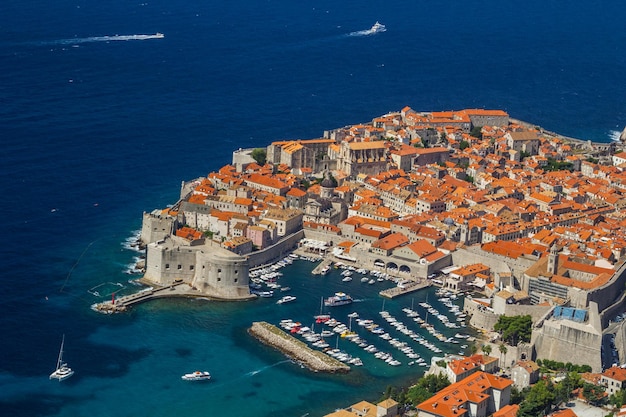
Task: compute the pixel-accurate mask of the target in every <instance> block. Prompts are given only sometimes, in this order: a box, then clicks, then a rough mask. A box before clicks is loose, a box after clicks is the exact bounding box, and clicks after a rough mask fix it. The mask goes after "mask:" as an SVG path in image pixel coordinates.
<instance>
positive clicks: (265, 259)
mask: <svg viewBox="0 0 626 417" xmlns="http://www.w3.org/2000/svg"><path fill="white" fill-rule="evenodd" d="M303 237H304V232H303V231H302V230H299V231H297V232H295V233H293V234H291V235H289V236H286V237H284V238H283V239H281V240H280V241H279V242H278V243H276V244H274V245H272V246H270V247H268V248H266V249H263V250H259V251H256V252H252V253H250V254H248V255H246V259H247V260H248V266H249V268H251V269H252V268H256V267H258V266H262V265H267V264H270V263H273V262H276V261H278V260H280V259H282V258H284V257H285V256H287V255H288V254H290V253H291V252H293V250H294V249H295V248H297V247H298V242H300V240H301V239H302V238H303Z"/></svg>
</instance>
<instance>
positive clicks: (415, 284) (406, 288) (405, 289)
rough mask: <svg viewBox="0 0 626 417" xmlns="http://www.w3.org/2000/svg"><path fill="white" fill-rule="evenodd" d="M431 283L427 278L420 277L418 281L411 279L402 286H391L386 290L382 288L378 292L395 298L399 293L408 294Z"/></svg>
mask: <svg viewBox="0 0 626 417" xmlns="http://www.w3.org/2000/svg"><path fill="white" fill-rule="evenodd" d="M431 285H433V283H432V282H431V281H429V280H427V279H420V280H419V281H411V282H407V283H406V284H404V285H403V286H402V287H393V288H388V289H386V290H382V291H381V292H379V293H378V294H380V295H381V296H383V297H386V298H391V299H393V298H396V297H399V296H401V295H405V294H410V293H412V292H415V291H418V290H421V289H423V288H428V287H430V286H431Z"/></svg>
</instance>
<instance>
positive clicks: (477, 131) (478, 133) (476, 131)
mask: <svg viewBox="0 0 626 417" xmlns="http://www.w3.org/2000/svg"><path fill="white" fill-rule="evenodd" d="M482 130H483V128H482V126H474V127H473V128H472V130H470V136H473V137H475V138H478V139H482V138H483V132H482Z"/></svg>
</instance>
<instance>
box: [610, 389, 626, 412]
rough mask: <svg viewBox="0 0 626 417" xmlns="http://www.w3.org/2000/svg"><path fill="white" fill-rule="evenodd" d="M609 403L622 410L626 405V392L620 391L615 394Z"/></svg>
mask: <svg viewBox="0 0 626 417" xmlns="http://www.w3.org/2000/svg"><path fill="white" fill-rule="evenodd" d="M609 403H611V404H612V405H613V406H615V407H616V408H622V406H623V405H624V404H626V390H623V389H621V390H619V391H617V392H616V393H615V394H613V395H611V397H610V398H609Z"/></svg>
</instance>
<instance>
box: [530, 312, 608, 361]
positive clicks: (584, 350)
mask: <svg viewBox="0 0 626 417" xmlns="http://www.w3.org/2000/svg"><path fill="white" fill-rule="evenodd" d="M550 316H551V314H550V313H548V314H547V316H546V318H545V319H541V320H539V321H538V323H537V324H536V325H535V327H533V332H532V340H531V344H532V345H534V348H535V352H536V357H537V359H550V360H554V361H558V362H563V363H567V362H571V363H573V364H575V365H585V364H587V365H590V366H591V368H592V370H593V372H601V371H602V357H601V350H602V326H601V324H600V316H599V314H598V307H597V305H596V304H595V303H591V304H590V306H589V310H588V319H587V321H585V322H583V323H579V322H575V321H572V320H567V319H554V318H552V317H550ZM572 352H575V355H572Z"/></svg>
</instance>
